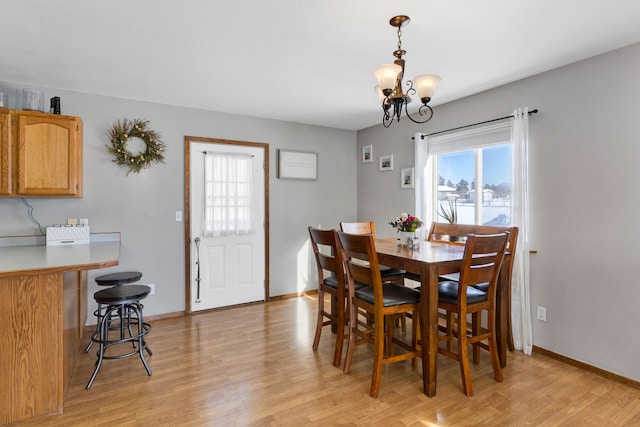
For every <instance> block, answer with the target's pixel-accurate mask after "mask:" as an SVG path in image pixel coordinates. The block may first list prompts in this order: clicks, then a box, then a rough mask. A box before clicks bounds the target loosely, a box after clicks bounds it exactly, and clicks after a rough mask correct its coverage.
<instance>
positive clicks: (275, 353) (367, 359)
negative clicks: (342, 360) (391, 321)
mask: <svg viewBox="0 0 640 427" xmlns="http://www.w3.org/2000/svg"><path fill="white" fill-rule="evenodd" d="M315 309H316V300H315V298H314V297H313V296H307V297H300V298H293V299H287V300H282V301H275V302H271V303H269V304H256V305H250V306H244V307H239V308H233V309H228V310H221V311H215V312H209V313H204V314H198V315H194V316H187V317H182V318H172V319H165V320H158V321H155V322H153V330H152V331H151V333H150V335H149V338H148V343H149V346H150V347H151V349H152V350H153V352H154V353H153V356H152V357H150V358H149V363H150V366H151V368H152V369H153V376H151V377H148V376H147V375H146V373H145V370H144V368H143V367H142V364H141V362H140V360H139V359H137V358H135V357H133V358H129V359H124V360H110V361H106V362H105V363H104V364H103V367H102V368H101V370H100V372H99V373H98V376H97V378H96V380H95V382H94V384H93V387H92V388H91V390H89V391H87V390H85V388H84V387H85V385H86V382H87V380H88V379H89V376H90V375H91V372H92V369H93V365H94V362H95V352H94V351H91V352H90V354H85V353H82V354H81V356H80V360H79V362H78V366H77V368H76V373H75V375H74V377H73V380H72V384H71V387H70V390H69V395H68V397H67V399H66V404H65V408H64V414H62V415H52V416H47V417H41V418H38V419H34V420H31V421H29V422H23V423H21V424H16V425H34V426H35V425H37V426H102V425H105V426H107V425H109V426H249V425H250V426H254V425H255V426H306V425H324V426H326V425H367V426H470V425H490V426H525V425H531V426H599V427H600V426H631V425H640V390H637V389H634V388H631V387H628V386H625V385H623V384H619V383H616V382H613V381H610V380H607V379H604V378H602V377H599V376H597V375H594V374H592V373H589V372H586V371H584V370H581V369H578V368H575V367H572V366H569V365H567V364H564V363H562V362H559V361H556V360H554V359H551V358H549V357H547V356H544V355H539V354H534V356H532V357H527V356H524V355H522V354H521V353H518V352H513V353H509V356H508V366H507V368H506V369H505V370H504V382H502V383H498V382H495V381H494V380H493V374H492V370H491V364H490V363H489V359H488V356H487V354H486V352H483V353H484V354H483V355H482V360H481V363H480V365H479V366H475V365H472V380H473V387H474V391H475V395H474V396H473V397H466V396H465V395H464V394H463V392H462V387H461V381H460V373H459V369H458V365H457V362H454V361H452V360H448V359H446V358H444V357H441V358H440V359H439V361H438V391H437V395H436V396H435V397H434V398H428V397H426V396H425V395H424V394H422V383H421V375H420V371H419V369H420V368H418V369H417V370H416V369H413V368H412V367H411V362H410V361H407V362H406V363H396V364H392V365H388V366H386V367H385V369H384V372H383V377H382V387H381V391H380V397H378V398H377V399H373V398H371V397H369V382H370V375H371V352H370V348H369V347H370V346H360V347H358V348H357V349H356V352H355V355H354V363H353V365H352V368H351V373H350V374H348V375H345V374H343V373H342V370H341V369H338V368H335V367H333V366H332V364H331V361H332V354H333V345H332V339H333V338H334V336H333V335H332V334H331V333H330V331H329V329H328V328H325V330H324V331H323V336H322V339H321V343H320V348H319V349H318V352H317V353H314V352H313V351H312V349H311V344H312V341H313V332H314V318H315Z"/></svg>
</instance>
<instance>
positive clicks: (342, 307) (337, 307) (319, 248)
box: [308, 227, 348, 366]
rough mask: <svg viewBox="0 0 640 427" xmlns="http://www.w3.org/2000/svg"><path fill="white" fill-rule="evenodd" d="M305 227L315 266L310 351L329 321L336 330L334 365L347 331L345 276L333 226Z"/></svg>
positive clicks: (316, 344) (337, 359) (340, 352)
mask: <svg viewBox="0 0 640 427" xmlns="http://www.w3.org/2000/svg"><path fill="white" fill-rule="evenodd" d="M308 229H309V236H310V237H311V247H312V248H313V254H314V255H315V259H316V266H317V269H318V315H317V320H316V332H315V336H314V338H313V351H317V350H318V345H319V343H320V336H321V334H322V328H323V327H324V326H328V325H331V326H332V329H334V330H335V331H336V343H335V347H334V352H333V366H340V361H341V359H342V348H343V345H344V340H345V338H347V337H348V335H346V334H345V327H346V320H347V314H346V313H347V303H346V301H347V300H346V298H347V292H346V286H347V280H346V274H345V270H344V266H343V264H342V257H341V256H340V246H339V244H338V236H337V234H336V230H321V229H319V228H313V227H308ZM327 273H329V274H327ZM325 293H327V294H329V295H330V296H331V298H330V300H331V309H330V310H327V309H326V308H325Z"/></svg>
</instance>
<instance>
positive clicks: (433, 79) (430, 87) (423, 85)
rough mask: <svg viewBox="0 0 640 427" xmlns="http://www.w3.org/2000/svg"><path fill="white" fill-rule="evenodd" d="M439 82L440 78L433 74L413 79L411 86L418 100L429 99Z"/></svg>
mask: <svg viewBox="0 0 640 427" xmlns="http://www.w3.org/2000/svg"><path fill="white" fill-rule="evenodd" d="M439 81H440V76H436V75H435V74H422V75H419V76H416V77H415V78H414V79H413V84H414V85H415V86H416V90H417V91H418V96H419V97H420V99H424V98H429V99H431V98H432V97H433V92H435V90H436V86H437V85H438V82H439ZM423 102H424V101H423Z"/></svg>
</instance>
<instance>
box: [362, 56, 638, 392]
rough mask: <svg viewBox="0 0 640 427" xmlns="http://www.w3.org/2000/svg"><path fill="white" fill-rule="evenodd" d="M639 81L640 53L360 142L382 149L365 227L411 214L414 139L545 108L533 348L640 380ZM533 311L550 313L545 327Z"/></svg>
mask: <svg viewBox="0 0 640 427" xmlns="http://www.w3.org/2000/svg"><path fill="white" fill-rule="evenodd" d="M639 71H640V44H635V45H632V46H629V47H626V48H623V49H620V50H617V51H613V52H610V53H607V54H604V55H600V56H597V57H594V58H591V59H588V60H585V61H581V62H578V63H575V64H572V65H569V66H565V67H562V68H559V69H556V70H553V71H550V72H546V73H543V74H540V75H536V76H533V77H530V78H527V79H524V80H521V81H518V82H515V83H513V84H509V85H506V86H502V87H499V88H497V89H494V90H490V91H486V92H483V93H480V94H478V95H474V96H471V97H468V98H465V99H462V100H459V101H455V102H451V103H448V104H445V105H442V106H439V107H437V108H436V109H435V116H434V118H433V120H432V121H431V122H429V123H428V124H426V125H422V126H418V125H413V124H410V122H408V120H406V119H404V121H403V122H401V123H400V125H398V124H394V125H392V127H391V128H388V129H384V128H383V127H382V126H376V127H373V128H368V129H365V130H362V131H360V132H358V153H359V152H360V148H361V147H362V146H363V145H368V144H373V150H374V163H373V164H362V163H359V165H358V219H360V220H368V219H373V220H375V221H376V222H378V223H385V222H387V221H389V219H390V218H393V217H394V216H395V215H398V213H399V212H412V211H413V210H414V202H413V190H401V189H400V184H399V180H400V168H402V167H408V166H410V165H411V164H412V163H413V148H412V147H413V144H412V141H411V137H412V136H413V133H414V132H416V131H418V130H420V131H422V132H425V133H429V132H435V131H438V130H444V129H448V128H452V127H456V126H460V125H465V124H469V123H475V122H478V121H482V120H487V119H492V118H496V117H502V116H505V115H508V114H510V113H511V112H512V111H513V110H514V109H515V108H517V107H525V106H527V107H529V108H538V109H539V110H540V112H539V113H538V114H537V115H535V116H532V117H531V118H530V121H529V123H530V144H531V145H530V185H531V194H530V201H531V234H530V242H531V248H532V249H536V250H537V251H538V253H537V254H533V255H531V309H532V314H533V316H534V319H533V334H534V345H536V346H539V347H542V348H546V349H548V350H551V351H554V352H556V353H559V354H562V355H565V356H568V357H570V358H572V359H576V360H579V361H582V362H585V363H588V364H590V365H593V366H596V367H599V368H601V369H605V370H607V371H610V372H613V373H616V374H619V375H622V376H624V377H627V378H632V379H634V380H640V364H639V363H638V360H640V339H638V331H637V325H636V318H637V302H638V301H639V300H640V284H639V283H638V275H637V274H636V272H635V270H634V268H635V266H636V263H637V262H638V250H637V248H638V244H639V243H640V226H639V225H640V223H639V222H638V212H639V211H640V197H638V182H637V177H638V166H639V160H640V140H639V136H638V135H639V134H640V127H639V126H638V119H637V111H636V109H637V108H638V107H637V103H638V102H637V101H638V94H640V78H638V75H639ZM444 77H445V78H446V76H444ZM443 82H444V80H443ZM436 96H437V93H436ZM380 154H394V155H395V159H394V160H395V168H394V171H393V172H378V170H377V160H378V156H379V155H380ZM382 195H384V196H382ZM377 230H379V234H382V232H385V233H386V234H387V235H390V234H393V233H392V229H391V228H390V227H388V226H378V227H377ZM536 306H544V307H546V308H547V321H546V322H542V321H539V320H536V319H535V312H536V311H535V308H536ZM507 374H508V372H507Z"/></svg>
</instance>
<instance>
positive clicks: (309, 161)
mask: <svg viewBox="0 0 640 427" xmlns="http://www.w3.org/2000/svg"><path fill="white" fill-rule="evenodd" d="M277 166H278V168H277V174H276V177H277V178H279V179H306V180H310V181H315V180H317V179H318V153H311V152H308V151H294V150H278V164H277Z"/></svg>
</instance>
